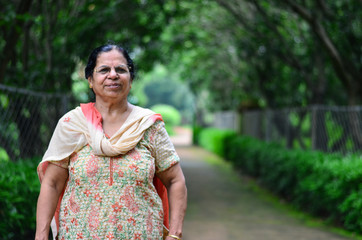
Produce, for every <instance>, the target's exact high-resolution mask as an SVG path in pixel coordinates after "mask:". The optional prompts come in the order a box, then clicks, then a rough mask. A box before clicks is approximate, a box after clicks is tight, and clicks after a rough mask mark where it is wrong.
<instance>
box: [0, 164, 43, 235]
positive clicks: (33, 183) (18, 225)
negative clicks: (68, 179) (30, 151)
mask: <svg viewBox="0 0 362 240" xmlns="http://www.w3.org/2000/svg"><path fill="white" fill-rule="evenodd" d="M38 163H39V159H36V158H34V159H27V160H19V161H17V162H12V161H8V162H1V161H0V171H1V174H0V219H2V221H0V238H1V239H4V240H7V239H33V238H34V236H35V223H36V202H37V198H38V195H39V190H40V183H39V180H38V176H37V172H36V167H37V164H38Z"/></svg>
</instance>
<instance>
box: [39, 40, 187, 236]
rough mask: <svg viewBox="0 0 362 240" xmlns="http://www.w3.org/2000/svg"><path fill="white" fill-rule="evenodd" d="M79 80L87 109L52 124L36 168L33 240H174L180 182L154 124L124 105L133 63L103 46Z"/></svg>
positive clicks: (158, 121) (181, 206)
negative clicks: (87, 92) (85, 86)
mask: <svg viewBox="0 0 362 240" xmlns="http://www.w3.org/2000/svg"><path fill="white" fill-rule="evenodd" d="M85 76H86V78H87V79H88V82H89V87H90V88H92V89H93V91H94V94H95V102H94V103H88V104H81V106H80V107H77V108H75V109H74V110H72V111H70V112H68V113H67V114H65V115H64V116H63V117H62V118H61V119H60V120H59V122H58V125H57V127H56V129H55V131H54V134H53V137H52V139H51V141H50V144H49V147H48V150H47V151H46V153H45V155H44V157H43V160H42V161H41V163H40V164H39V166H38V174H39V179H40V181H41V190H40V194H39V199H38V205H37V229H36V237H35V238H36V239H48V235H49V228H50V226H52V230H53V236H54V237H57V238H58V239H152V240H154V239H167V240H174V239H181V237H182V224H183V219H184V215H185V210H186V194H187V193H186V186H185V179H184V175H183V173H182V170H181V167H180V164H179V157H178V155H177V153H176V151H175V149H174V147H173V145H172V143H171V142H170V139H169V137H168V135H167V132H166V130H165V127H164V123H163V121H162V117H161V116H160V115H159V114H155V113H154V112H152V111H151V110H148V109H144V108H141V107H137V106H134V105H132V104H130V103H129V102H128V101H127V96H128V94H129V92H130V90H131V88H132V81H133V79H134V65H133V61H132V60H131V59H130V57H129V55H128V53H127V52H126V51H125V50H124V49H123V48H122V47H120V46H118V45H112V44H108V45H104V46H101V47H98V48H96V49H95V50H93V52H92V53H91V55H90V56H89V60H88V64H87V66H86V69H85ZM166 189H167V190H166ZM168 208H169V210H170V216H168V214H169V211H168ZM168 225H169V233H167V234H166V235H164V232H163V231H164V228H165V227H168Z"/></svg>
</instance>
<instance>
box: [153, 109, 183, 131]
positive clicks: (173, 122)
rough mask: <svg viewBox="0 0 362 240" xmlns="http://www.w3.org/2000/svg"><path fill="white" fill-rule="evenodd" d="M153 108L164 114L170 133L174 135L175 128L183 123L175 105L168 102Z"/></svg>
mask: <svg viewBox="0 0 362 240" xmlns="http://www.w3.org/2000/svg"><path fill="white" fill-rule="evenodd" d="M151 110H152V111H154V112H156V113H159V114H161V115H162V118H163V121H164V122H165V126H166V130H167V132H168V134H169V135H173V134H174V131H173V128H174V127H175V126H178V125H180V123H181V114H180V112H179V111H178V110H177V109H176V108H174V107H173V106H170V105H166V104H157V105H154V106H153V107H151Z"/></svg>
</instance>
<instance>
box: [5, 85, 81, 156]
mask: <svg viewBox="0 0 362 240" xmlns="http://www.w3.org/2000/svg"><path fill="white" fill-rule="evenodd" d="M73 106H74V101H73V100H72V97H71V95H70V94H65V95H64V94H49V93H40V92H34V91H30V90H26V89H20V88H14V87H9V86H4V85H1V84H0V160H2V159H6V158H9V159H10V160H14V161H16V160H17V159H20V158H31V157H35V156H42V155H43V154H44V152H45V150H46V148H47V146H48V143H49V140H50V138H51V136H52V133H53V130H54V128H55V126H56V124H57V122H58V119H59V118H60V117H61V116H62V115H63V114H64V113H66V112H67V111H68V110H69V109H71V108H73Z"/></svg>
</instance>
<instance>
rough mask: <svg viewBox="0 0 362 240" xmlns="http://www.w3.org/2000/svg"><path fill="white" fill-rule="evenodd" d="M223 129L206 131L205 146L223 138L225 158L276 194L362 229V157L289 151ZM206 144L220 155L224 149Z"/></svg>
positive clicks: (347, 226)
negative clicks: (209, 142) (223, 131)
mask: <svg viewBox="0 0 362 240" xmlns="http://www.w3.org/2000/svg"><path fill="white" fill-rule="evenodd" d="M220 131H221V130H219V131H215V130H214V129H210V130H202V131H201V133H200V134H199V140H198V141H199V142H200V143H201V144H200V145H201V146H203V144H202V143H203V142H208V141H210V139H214V140H211V142H213V143H212V144H208V145H209V146H211V145H212V146H215V145H217V143H216V142H215V141H216V139H220V141H221V142H220V146H223V147H222V148H223V152H224V154H223V157H224V158H226V159H227V160H229V161H231V162H232V163H233V164H234V166H235V167H237V168H240V169H241V170H242V171H243V172H244V173H246V174H248V175H250V176H253V177H256V178H257V179H258V181H259V182H260V183H261V184H262V185H263V186H265V187H267V188H268V189H270V190H271V191H272V192H274V193H276V194H277V195H279V196H281V197H282V198H284V199H286V200H288V201H289V202H290V203H292V204H293V205H295V206H296V207H298V208H300V209H302V210H304V211H307V212H309V213H312V214H314V215H316V216H319V217H322V218H325V219H327V220H329V221H331V222H334V223H337V224H338V225H340V226H343V227H344V228H345V229H347V230H349V231H352V232H356V233H362V157H361V156H356V155H350V156H342V155H339V154H326V153H321V152H316V151H302V150H286V149H285V148H283V147H281V146H279V145H277V144H274V143H266V142H263V141H259V140H256V139H253V138H250V137H245V136H236V135H232V134H231V135H230V134H228V133H225V134H224V135H223V134H222V133H221V132H220ZM203 132H207V134H203ZM213 133H214V136H212V134H213ZM220 136H226V137H224V138H220ZM204 147H205V146H204ZM205 148H207V149H209V150H211V151H214V152H215V153H217V154H220V149H219V148H215V147H211V148H210V147H205ZM215 150H216V151H215Z"/></svg>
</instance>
